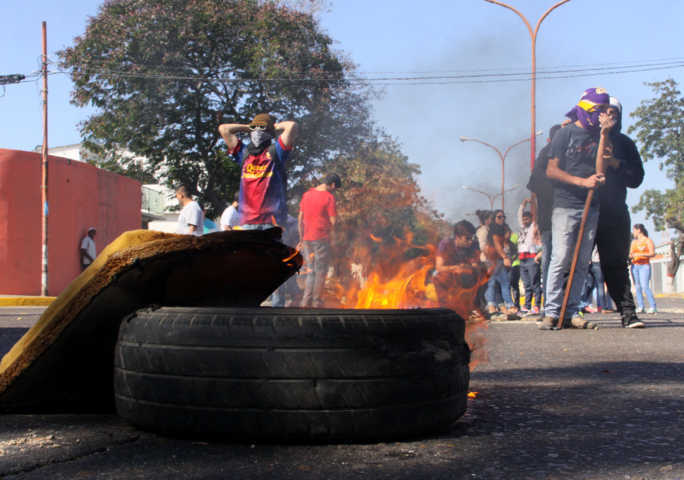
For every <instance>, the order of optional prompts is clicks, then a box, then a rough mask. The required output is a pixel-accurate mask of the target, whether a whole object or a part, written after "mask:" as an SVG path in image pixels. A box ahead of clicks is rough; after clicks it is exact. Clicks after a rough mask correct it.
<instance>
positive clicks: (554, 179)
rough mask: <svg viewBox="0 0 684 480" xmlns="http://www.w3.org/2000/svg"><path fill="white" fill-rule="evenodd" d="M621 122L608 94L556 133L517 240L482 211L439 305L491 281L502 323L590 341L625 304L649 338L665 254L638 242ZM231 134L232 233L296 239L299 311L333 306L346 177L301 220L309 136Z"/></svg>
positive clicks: (589, 102) (196, 230)
mask: <svg viewBox="0 0 684 480" xmlns="http://www.w3.org/2000/svg"><path fill="white" fill-rule="evenodd" d="M621 115H622V106H621V105H620V103H619V101H618V100H617V99H616V98H615V97H611V96H610V95H609V94H608V93H607V92H606V91H605V90H603V89H601V88H591V89H588V90H586V91H585V92H584V93H583V95H582V96H581V98H580V100H579V102H578V103H577V105H575V106H573V108H572V109H571V110H570V111H569V112H567V113H566V117H567V119H566V120H565V121H564V122H563V123H562V124H559V125H554V126H553V127H552V128H551V129H550V132H549V138H548V142H547V145H546V146H544V148H542V149H541V151H540V152H539V155H538V158H537V160H536V163H535V167H534V169H533V171H532V174H531V176H530V179H529V182H528V184H527V188H528V190H529V191H530V192H531V194H530V196H529V197H528V198H525V199H524V201H523V202H522V204H521V205H520V206H519V208H518V211H517V226H515V229H514V228H511V227H510V226H509V224H508V223H507V222H506V215H505V213H504V211H503V210H494V211H485V210H481V211H478V212H477V215H478V219H479V223H480V225H479V226H478V227H477V228H476V227H475V226H474V225H473V224H472V223H470V222H468V221H466V220H462V221H460V222H458V223H456V224H455V225H454V230H453V234H452V235H451V236H449V237H448V238H445V239H443V240H442V241H441V242H440V244H439V247H438V249H437V253H436V256H435V268H434V274H433V280H434V285H435V289H436V291H437V295H438V297H440V296H445V295H446V294H447V292H448V290H449V289H451V288H470V287H472V286H473V285H476V284H477V283H478V281H479V280H478V279H487V280H486V283H485V282H482V283H483V287H482V296H481V297H482V298H481V307H482V309H483V310H484V311H485V313H486V314H487V315H488V316H490V317H491V318H501V317H504V318H508V319H510V318H520V316H522V315H535V316H538V318H539V322H538V323H539V328H540V329H542V330H555V329H558V328H561V327H562V326H566V327H573V328H580V329H586V328H592V327H593V325H592V324H591V323H590V322H588V321H586V320H585V319H584V316H583V313H584V312H595V311H608V310H611V309H612V308H611V307H613V302H614V305H615V309H616V310H617V311H618V312H619V313H620V315H621V318H622V325H623V327H627V328H640V327H644V323H643V322H642V321H641V320H640V319H639V318H638V317H637V313H642V312H643V313H645V312H655V311H656V304H655V300H654V298H653V294H652V292H651V290H650V288H649V286H648V284H649V280H650V263H649V262H650V259H651V258H652V257H653V255H654V254H655V253H654V246H653V242H652V240H650V239H649V238H648V233H647V231H646V229H645V228H644V226H643V225H641V224H636V225H634V228H633V230H632V231H630V216H629V211H628V208H627V205H626V202H625V200H626V194H627V188H636V187H638V186H639V185H640V184H641V182H642V180H643V177H644V169H643V165H642V161H641V158H640V156H639V153H638V151H637V149H636V146H635V145H634V142H633V141H632V140H631V139H630V138H629V137H627V136H626V135H624V134H623V133H621V131H620V130H621ZM219 133H220V134H221V136H222V138H223V140H224V141H225V143H226V146H227V147H228V151H229V153H230V155H231V156H232V158H233V159H234V160H235V161H236V162H238V163H239V164H240V166H241V178H240V189H239V192H237V193H236V194H235V198H234V201H233V202H232V203H231V204H230V205H229V206H228V207H227V208H226V210H225V211H224V213H223V215H222V216H221V221H220V224H221V229H223V230H230V229H234V228H239V229H243V230H249V229H251V230H254V229H267V228H273V227H280V228H281V229H283V236H284V239H285V238H286V239H287V241H288V242H289V244H291V245H292V246H296V247H297V248H298V249H299V250H300V251H302V252H303V256H304V260H305V270H306V272H307V273H308V275H307V276H306V283H305V286H304V293H303V295H302V296H301V300H299V301H298V304H299V305H300V306H302V307H317V306H321V305H322V289H323V285H324V282H325V278H326V275H327V274H328V267H329V263H330V244H331V239H332V235H333V231H334V226H335V221H336V216H337V213H336V206H335V197H334V195H333V193H334V191H335V190H336V189H337V188H340V186H341V179H340V177H339V176H337V175H335V174H330V175H327V176H326V177H325V178H324V179H321V180H320V182H319V184H318V185H316V186H314V187H312V188H311V189H309V190H308V191H307V192H305V193H304V195H303V196H302V198H301V202H300V211H299V217H298V218H297V219H294V218H293V217H291V216H289V215H288V213H287V205H286V181H285V179H286V173H285V172H286V162H287V159H288V156H289V154H290V152H291V150H292V148H293V146H294V144H295V140H296V133H297V124H296V123H295V122H293V121H285V122H279V123H276V121H275V119H274V117H273V116H271V115H269V114H259V115H256V116H255V117H254V119H253V120H252V122H250V123H249V124H222V125H221V126H220V127H219ZM242 134H245V135H248V137H249V141H242V140H241V139H240V136H241V135H242ZM176 197H177V198H178V201H179V203H180V204H181V206H182V210H181V214H180V216H179V224H178V232H179V233H186V234H194V235H200V234H202V225H203V213H202V210H201V208H199V206H198V205H197V202H195V201H194V200H192V197H191V195H190V194H189V192H188V189H187V188H185V187H180V188H179V189H178V190H177V192H176ZM631 234H633V237H634V240H633V241H631V237H632V235H631ZM573 257H574V258H573ZM630 262H631V269H630V267H629V264H630ZM573 263H574V264H575V265H576V267H575V268H574V271H572V272H571V270H572V268H571V267H572V265H573ZM630 271H631V278H632V279H633V282H634V285H635V287H636V292H637V302H636V305H635V302H634V298H633V296H632V293H631V288H630ZM520 280H522V284H523V288H524V293H523V295H522V296H521V294H520V289H519V283H520ZM568 283H570V284H571V285H570V287H569V288H566V286H567V284H568ZM604 284H605V285H606V287H607V292H608V295H606V293H605V289H604ZM287 290H288V287H287V284H286V285H284V286H282V287H281V288H279V289H278V290H277V291H276V292H275V293H274V294H273V296H272V305H273V306H284V305H286V303H285V297H286V296H287V295H286V293H285V292H287ZM566 290H567V291H566ZM594 296H595V298H596V300H595V302H594V301H593V297H594ZM644 296H645V297H646V299H647V301H648V310H646V309H645V304H644ZM593 303H595V306H593V305H592V304H593ZM289 304H292V300H290V303H289ZM561 313H563V318H562V319H561V318H560V317H561Z"/></svg>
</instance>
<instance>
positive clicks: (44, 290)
mask: <svg viewBox="0 0 684 480" xmlns="http://www.w3.org/2000/svg"><path fill="white" fill-rule="evenodd" d="M47 99H48V83H47V23H46V22H45V21H44V22H43V148H42V156H43V161H42V183H41V196H40V197H41V202H42V204H43V211H42V229H41V246H42V256H41V258H42V268H41V277H40V294H41V295H42V296H44V297H45V296H47V294H48V245H47V239H48V101H47Z"/></svg>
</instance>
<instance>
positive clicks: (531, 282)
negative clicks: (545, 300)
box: [520, 258, 541, 310]
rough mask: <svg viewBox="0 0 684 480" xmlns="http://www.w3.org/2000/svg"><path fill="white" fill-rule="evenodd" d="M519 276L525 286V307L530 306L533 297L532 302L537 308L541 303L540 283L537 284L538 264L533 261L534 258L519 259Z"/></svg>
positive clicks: (538, 280)
mask: <svg viewBox="0 0 684 480" xmlns="http://www.w3.org/2000/svg"><path fill="white" fill-rule="evenodd" d="M520 276H521V277H522V281H523V285H524V286H525V308H526V309H527V310H529V309H530V308H531V307H532V298H533V297H534V304H535V305H536V306H537V308H538V307H539V304H540V303H541V285H540V284H539V282H540V277H539V264H538V263H537V262H535V261H534V258H523V259H522V260H520Z"/></svg>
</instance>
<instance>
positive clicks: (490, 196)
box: [461, 185, 520, 210]
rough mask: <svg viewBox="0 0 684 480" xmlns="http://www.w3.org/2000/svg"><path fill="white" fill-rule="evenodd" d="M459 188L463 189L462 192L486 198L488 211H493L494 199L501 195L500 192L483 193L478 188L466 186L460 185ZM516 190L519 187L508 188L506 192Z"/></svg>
mask: <svg viewBox="0 0 684 480" xmlns="http://www.w3.org/2000/svg"><path fill="white" fill-rule="evenodd" d="M461 188H463V189H464V190H470V191H471V192H475V193H481V194H482V195H484V196H485V197H487V200H489V209H490V210H494V201H495V200H496V197H498V196H499V195H501V192H499V193H489V192H485V191H484V190H480V189H478V188H473V187H469V186H468V185H461ZM518 188H520V185H513V186H512V187H508V188H507V189H506V191H507V192H510V191H512V190H515V189H518Z"/></svg>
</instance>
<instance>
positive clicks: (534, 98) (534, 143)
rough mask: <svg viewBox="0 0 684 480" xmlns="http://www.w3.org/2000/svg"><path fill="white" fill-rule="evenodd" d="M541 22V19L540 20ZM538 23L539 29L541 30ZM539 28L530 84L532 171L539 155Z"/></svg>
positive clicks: (533, 42) (534, 39) (535, 33)
mask: <svg viewBox="0 0 684 480" xmlns="http://www.w3.org/2000/svg"><path fill="white" fill-rule="evenodd" d="M539 23H541V19H540V20H539ZM539 23H537V30H539ZM537 30H535V31H534V34H533V35H532V82H531V86H530V90H531V91H530V98H531V100H530V117H531V118H532V120H531V124H532V126H531V127H530V171H532V170H533V169H534V160H535V157H536V156H537V135H536V132H537V47H536V45H537Z"/></svg>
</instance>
